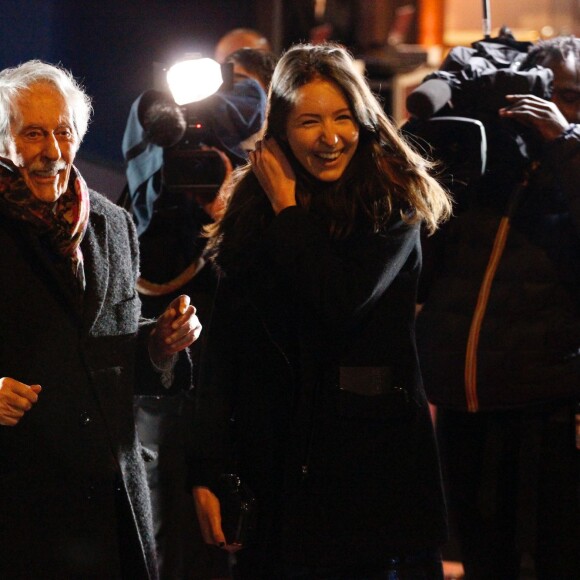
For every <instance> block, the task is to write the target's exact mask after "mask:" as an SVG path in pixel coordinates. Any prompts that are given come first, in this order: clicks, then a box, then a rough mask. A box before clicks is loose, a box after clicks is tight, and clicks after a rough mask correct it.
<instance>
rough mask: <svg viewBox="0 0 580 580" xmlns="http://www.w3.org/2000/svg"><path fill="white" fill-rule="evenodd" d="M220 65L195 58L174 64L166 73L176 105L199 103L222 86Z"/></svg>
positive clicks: (207, 59) (208, 60)
mask: <svg viewBox="0 0 580 580" xmlns="http://www.w3.org/2000/svg"><path fill="white" fill-rule="evenodd" d="M222 83H223V78H222V71H221V67H220V65H219V64H218V63H217V62H216V61H215V60H212V59H211V58H195V59H191V60H183V61H181V62H178V63H176V64H174V65H173V66H172V67H171V68H170V69H169V70H168V71H167V84H168V85H169V90H170V91H171V94H172V95H173V99H174V100H175V102H176V103H177V104H178V105H187V104H188V103H194V102H196V101H201V100H203V99H205V98H207V97H209V96H210V95H213V94H214V93H215V92H216V91H217V90H218V89H219V88H220V87H221V85H222Z"/></svg>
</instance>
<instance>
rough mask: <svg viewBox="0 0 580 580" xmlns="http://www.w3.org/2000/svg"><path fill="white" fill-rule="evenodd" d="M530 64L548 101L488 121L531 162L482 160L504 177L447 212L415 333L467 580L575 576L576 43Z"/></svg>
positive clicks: (579, 115)
mask: <svg viewBox="0 0 580 580" xmlns="http://www.w3.org/2000/svg"><path fill="white" fill-rule="evenodd" d="M534 65H541V66H543V67H548V68H549V69H551V70H552V71H553V76H554V80H553V96H552V98H551V100H550V101H548V100H546V99H542V98H540V97H538V96H534V95H522V94H519V95H508V96H507V101H508V106H506V107H504V108H502V109H500V111H499V116H500V118H501V119H502V120H503V121H502V122H506V121H507V122H509V123H514V122H515V123H516V125H511V126H512V127H515V126H518V127H519V129H518V133H519V134H526V135H527V137H526V139H527V142H528V144H529V145H531V147H530V148H531V149H537V150H538V152H537V154H536V157H535V158H534V159H533V162H532V163H531V164H528V165H524V170H523V171H520V170H519V169H518V170H517V171H515V168H517V167H521V165H522V164H521V163H519V162H518V161H517V160H515V161H514V160H513V158H512V157H510V156H508V155H507V153H506V151H507V150H506V151H490V155H492V154H493V155H495V156H496V158H499V157H503V164H502V168H503V171H502V172H501V174H500V173H498V172H497V171H495V173H494V172H493V169H494V167H490V171H489V172H488V174H487V175H486V176H484V178H483V180H482V181H481V184H480V185H479V187H478V188H477V189H475V190H474V191H472V192H471V195H470V197H469V198H468V197H467V196H466V197H465V198H463V199H458V206H459V207H460V208H461V211H458V212H457V215H456V217H454V218H453V219H452V220H451V221H450V222H449V223H448V224H446V225H447V226H448V228H447V231H446V232H445V239H444V241H443V243H441V244H440V247H439V250H438V251H437V253H436V254H435V253H432V255H437V256H438V259H437V260H436V261H435V267H434V268H433V270H434V271H435V272H436V274H435V276H434V278H433V280H432V282H431V283H430V284H428V285H427V286H428V291H427V292H426V293H425V298H426V299H425V300H424V306H423V309H422V311H421V313H420V315H419V318H418V323H417V324H418V344H419V352H420V357H421V362H422V369H423V374H424V377H425V387H426V390H427V394H428V396H429V399H430V401H431V402H433V403H434V404H435V405H437V424H438V432H439V436H440V441H441V448H442V453H443V459H444V465H445V466H446V474H447V478H448V483H449V500H450V506H451V507H452V513H453V514H454V515H455V517H456V520H457V533H458V538H459V544H460V549H461V557H462V560H463V563H464V567H465V571H466V578H469V579H472V578H481V579H488V578H502V579H506V580H508V579H511V578H518V577H519V574H520V566H521V560H522V554H523V553H524V552H526V553H528V554H531V555H532V556H533V559H534V561H535V574H536V576H537V577H538V578H541V579H550V578H578V577H580V551H579V550H578V547H579V546H580V527H579V526H578V522H579V521H580V505H579V501H580V499H579V498H580V496H579V495H578V492H579V487H578V486H579V479H578V477H579V461H580V449H579V448H578V443H576V445H575V442H574V413H575V407H576V405H577V403H578V401H579V400H580V356H579V355H580V190H579V187H578V184H579V183H580V126H579V125H578V124H577V123H578V122H579V121H580V41H579V40H578V39H576V38H574V37H560V38H556V39H552V40H548V41H542V42H539V43H538V44H536V45H535V46H534V47H533V48H531V50H530V52H529V54H528V56H527V58H526V60H525V61H524V62H523V64H522V66H521V69H522V70H527V69H528V68H531V67H532V66H534ZM506 126H509V125H506ZM497 127H500V125H499V124H498V125H497ZM525 127H527V128H528V130H529V131H530V132H528V133H522V131H523V129H524V128H525ZM510 179H512V181H511V185H510V186H509V187H508V184H510ZM514 192H517V196H516V195H515V193H514ZM508 206H509V208H510V209H509V210H508ZM438 235H439V232H438V234H437V235H436V236H433V238H431V240H433V241H436V238H437V236H438ZM576 421H578V418H576Z"/></svg>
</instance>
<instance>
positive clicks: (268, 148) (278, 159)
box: [250, 137, 296, 215]
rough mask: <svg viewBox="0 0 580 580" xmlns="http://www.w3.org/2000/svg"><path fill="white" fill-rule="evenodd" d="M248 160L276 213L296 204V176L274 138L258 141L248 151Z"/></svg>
mask: <svg viewBox="0 0 580 580" xmlns="http://www.w3.org/2000/svg"><path fill="white" fill-rule="evenodd" d="M250 162H251V164H252V171H253V172H254V174H255V176H256V177H257V178H258V181H259V182H260V185H261V186H262V188H263V189H264V191H265V192H266V195H267V196H268V199H269V200H270V203H271V204H272V209H273V210H274V213H275V214H276V215H278V214H279V213H280V212H281V211H282V210H283V209H285V208H287V207H290V206H292V205H296V176H295V175H294V171H293V170H292V167H291V166H290V163H289V161H288V159H287V158H286V155H284V152H283V151H282V149H281V147H280V145H278V143H276V140H275V139H272V138H271V137H270V138H266V139H263V140H261V141H258V142H257V143H256V149H255V150H254V151H251V152H250Z"/></svg>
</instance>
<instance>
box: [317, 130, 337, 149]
mask: <svg viewBox="0 0 580 580" xmlns="http://www.w3.org/2000/svg"><path fill="white" fill-rule="evenodd" d="M320 137H321V139H322V141H323V142H324V143H325V144H326V145H330V146H334V145H336V144H337V143H338V135H337V133H336V131H335V130H334V127H332V126H331V125H324V126H323V128H322V135H321V136H320Z"/></svg>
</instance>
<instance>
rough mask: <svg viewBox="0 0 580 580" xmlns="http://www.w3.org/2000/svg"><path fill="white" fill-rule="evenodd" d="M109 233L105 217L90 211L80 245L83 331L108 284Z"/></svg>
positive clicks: (95, 313) (88, 326) (96, 311)
mask: <svg viewBox="0 0 580 580" xmlns="http://www.w3.org/2000/svg"><path fill="white" fill-rule="evenodd" d="M108 241H109V234H108V227H107V219H106V217H105V216H104V215H103V214H101V213H98V212H96V211H91V216H90V219H89V226H88V228H87V231H86V233H85V237H84V239H83V241H82V244H81V247H82V251H83V254H84V257H85V277H86V281H87V285H86V289H85V297H84V309H83V333H88V332H89V331H90V329H91V328H92V326H93V324H94V323H95V320H96V319H97V317H98V316H99V313H100V312H101V309H102V307H103V302H104V299H105V295H106V293H107V288H108V284H109V244H108Z"/></svg>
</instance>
